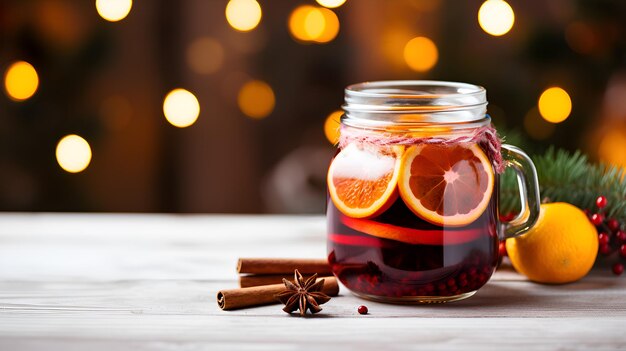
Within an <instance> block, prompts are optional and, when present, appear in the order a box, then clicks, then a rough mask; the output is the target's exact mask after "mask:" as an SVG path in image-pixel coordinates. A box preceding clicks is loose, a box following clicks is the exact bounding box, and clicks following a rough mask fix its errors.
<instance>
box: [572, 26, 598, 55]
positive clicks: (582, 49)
mask: <svg viewBox="0 0 626 351" xmlns="http://www.w3.org/2000/svg"><path fill="white" fill-rule="evenodd" d="M565 40H566V41H567V44H568V45H569V47H570V48H572V50H574V51H576V52H577V53H579V54H591V53H593V52H594V51H595V50H596V49H597V47H598V38H596V34H595V33H594V30H593V28H592V27H591V26H590V25H589V24H587V23H585V22H582V21H576V22H573V23H570V24H569V25H568V26H567V27H566V28H565Z"/></svg>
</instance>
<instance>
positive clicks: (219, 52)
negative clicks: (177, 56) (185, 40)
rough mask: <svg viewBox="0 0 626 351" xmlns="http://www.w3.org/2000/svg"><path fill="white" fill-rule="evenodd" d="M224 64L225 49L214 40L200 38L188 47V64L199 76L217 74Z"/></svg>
mask: <svg viewBox="0 0 626 351" xmlns="http://www.w3.org/2000/svg"><path fill="white" fill-rule="evenodd" d="M223 62H224V48H223V46H222V44H220V42H219V41H217V40H215V39H213V38H209V37H202V38H198V39H196V40H194V41H193V42H191V44H189V47H187V64H188V65H189V67H190V68H191V69H192V70H193V71H194V72H196V73H198V74H211V73H215V72H217V71H218V70H219V69H220V67H222V63H223Z"/></svg>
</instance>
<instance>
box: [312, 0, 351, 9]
mask: <svg viewBox="0 0 626 351" xmlns="http://www.w3.org/2000/svg"><path fill="white" fill-rule="evenodd" d="M315 1H317V3H318V4H320V5H322V6H324V7H328V8H331V9H334V8H337V7H339V6H341V5H343V4H344V3H345V2H346V0H315Z"/></svg>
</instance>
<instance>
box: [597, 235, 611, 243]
mask: <svg viewBox="0 0 626 351" xmlns="http://www.w3.org/2000/svg"><path fill="white" fill-rule="evenodd" d="M598 243H599V244H600V246H603V245H608V244H609V235H608V234H607V233H600V234H598Z"/></svg>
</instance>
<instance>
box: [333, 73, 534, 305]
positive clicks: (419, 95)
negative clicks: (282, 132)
mask: <svg viewBox="0 0 626 351" xmlns="http://www.w3.org/2000/svg"><path fill="white" fill-rule="evenodd" d="M343 109H344V111H345V113H344V115H343V117H342V119H341V131H340V139H339V143H338V150H337V153H336V154H335V156H334V158H333V160H332V162H331V164H330V166H329V170H328V177H327V185H328V205H327V213H326V215H327V226H328V259H329V263H330V265H331V267H332V270H333V273H334V274H335V276H337V278H338V279H339V280H340V281H341V282H342V284H343V285H345V286H346V287H347V288H348V289H349V290H351V291H352V292H353V293H355V294H356V295H359V296H361V297H364V298H368V299H373V300H378V301H383V302H392V303H433V302H447V301H455V300H460V299H463V298H467V297H469V296H471V295H473V294H474V293H475V292H476V291H477V290H478V289H479V288H480V287H482V286H483V285H484V284H485V283H486V282H487V281H488V279H489V278H490V277H491V275H492V274H493V272H494V270H495V267H496V265H497V262H498V259H499V257H498V244H499V242H500V241H501V240H504V239H506V238H509V237H514V236H517V235H520V234H522V233H524V232H525V231H527V230H528V229H529V228H530V227H531V226H532V225H533V224H534V222H535V221H536V219H537V216H538V214H539V193H538V185H537V176H536V171H535V167H534V165H533V163H532V161H531V160H530V159H529V158H528V156H526V154H524V152H522V151H521V150H520V149H518V148H516V147H514V146H511V145H502V144H501V143H500V139H499V138H498V135H497V133H496V131H495V129H494V128H493V126H492V125H491V119H490V117H489V116H488V115H487V100H486V91H485V89H484V88H482V87H480V86H476V85H471V84H464V83H453V82H438V81H381V82H368V83H361V84H355V85H351V86H349V87H348V88H346V90H345V104H344V106H343ZM506 167H511V168H512V169H513V170H514V171H515V172H516V174H517V177H518V184H519V188H520V199H521V204H522V206H521V207H522V211H521V212H520V214H519V215H518V216H517V217H516V218H514V219H513V220H511V221H510V222H507V223H500V219H499V216H498V179H499V174H501V173H502V172H503V170H504V169H505V168H506Z"/></svg>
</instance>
